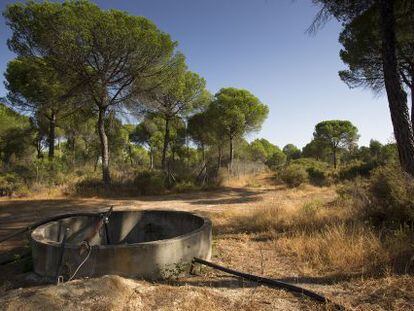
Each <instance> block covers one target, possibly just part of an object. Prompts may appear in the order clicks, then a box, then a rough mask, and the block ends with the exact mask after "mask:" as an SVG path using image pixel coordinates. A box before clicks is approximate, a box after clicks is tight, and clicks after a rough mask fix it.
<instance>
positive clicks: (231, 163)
mask: <svg viewBox="0 0 414 311" xmlns="http://www.w3.org/2000/svg"><path fill="white" fill-rule="evenodd" d="M229 147H230V159H229V172H230V174H231V173H232V172H233V157H234V156H233V137H230V146H229Z"/></svg>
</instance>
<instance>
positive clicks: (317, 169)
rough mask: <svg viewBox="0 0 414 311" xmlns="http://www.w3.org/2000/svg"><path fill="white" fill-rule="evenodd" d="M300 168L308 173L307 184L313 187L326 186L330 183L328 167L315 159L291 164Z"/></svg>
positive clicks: (296, 161)
mask: <svg viewBox="0 0 414 311" xmlns="http://www.w3.org/2000/svg"><path fill="white" fill-rule="evenodd" d="M291 163H292V164H295V165H300V166H302V167H303V168H304V169H305V170H306V172H307V173H308V179H309V183H311V184H312V185H315V186H328V185H330V184H331V183H332V176H331V171H330V169H329V165H328V164H327V163H325V162H321V161H318V160H315V159H310V158H302V159H297V160H294V161H292V162H291Z"/></svg>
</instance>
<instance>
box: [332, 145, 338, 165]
mask: <svg viewBox="0 0 414 311" xmlns="http://www.w3.org/2000/svg"><path fill="white" fill-rule="evenodd" d="M333 165H334V169H336V166H337V158H336V147H334V148H333Z"/></svg>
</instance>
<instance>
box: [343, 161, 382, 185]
mask: <svg viewBox="0 0 414 311" xmlns="http://www.w3.org/2000/svg"><path fill="white" fill-rule="evenodd" d="M378 165H379V164H378V162H377V161H374V160H371V161H369V162H362V161H352V162H350V163H347V164H346V165H344V166H342V167H341V169H340V170H339V174H338V177H339V179H340V180H352V179H354V178H356V177H358V176H362V177H368V176H369V175H370V174H371V172H372V170H373V169H375V168H376V167H378Z"/></svg>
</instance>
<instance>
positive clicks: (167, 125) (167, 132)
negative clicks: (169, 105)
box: [161, 118, 170, 171]
mask: <svg viewBox="0 0 414 311" xmlns="http://www.w3.org/2000/svg"><path fill="white" fill-rule="evenodd" d="M169 144H170V118H166V119H165V133H164V146H163V148H162V160H161V166H162V169H163V170H164V171H165V170H166V169H167V163H166V157H167V150H168V146H169Z"/></svg>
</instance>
